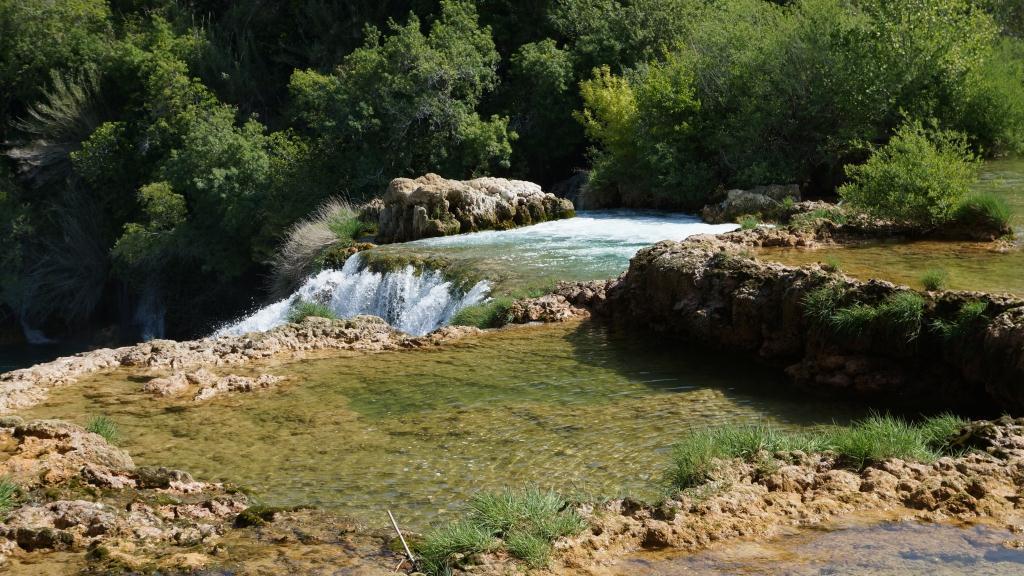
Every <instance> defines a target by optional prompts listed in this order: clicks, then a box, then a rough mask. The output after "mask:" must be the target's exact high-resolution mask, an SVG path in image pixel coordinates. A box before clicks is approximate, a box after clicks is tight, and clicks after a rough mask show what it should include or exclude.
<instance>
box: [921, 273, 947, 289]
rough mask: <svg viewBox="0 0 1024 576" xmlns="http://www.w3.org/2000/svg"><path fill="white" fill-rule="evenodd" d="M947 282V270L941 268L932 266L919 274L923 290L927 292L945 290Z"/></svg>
mask: <svg viewBox="0 0 1024 576" xmlns="http://www.w3.org/2000/svg"><path fill="white" fill-rule="evenodd" d="M948 283H949V272H946V271H945V270H942V269H941V268H932V269H930V270H926V271H925V273H924V274H922V275H921V285H922V286H924V289H925V290H928V291H929V292H935V291H936V290H945V289H946V285H947V284H948Z"/></svg>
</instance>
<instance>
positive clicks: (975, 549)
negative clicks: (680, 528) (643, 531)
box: [608, 522, 1024, 576]
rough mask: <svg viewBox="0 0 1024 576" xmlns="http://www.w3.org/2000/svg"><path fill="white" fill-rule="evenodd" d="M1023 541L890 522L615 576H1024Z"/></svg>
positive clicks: (645, 559) (668, 561) (643, 563)
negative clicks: (842, 575)
mask: <svg viewBox="0 0 1024 576" xmlns="http://www.w3.org/2000/svg"><path fill="white" fill-rule="evenodd" d="M1019 542H1020V536H1019V535H1016V534H1013V533H1012V532H1010V531H1008V530H1003V529H999V528H994V527H989V526H973V527H968V528H961V527H957V526H951V525H941V524H918V523H913V522H885V523H881V524H877V523H871V524H864V525H853V526H845V527H839V528H838V529H834V530H829V531H822V530H806V531H802V532H800V533H798V534H795V535H790V536H785V537H782V538H779V539H777V540H774V541H770V542H760V543H756V542H755V543H740V544H725V545H723V546H721V547H719V548H715V549H712V550H709V551H706V552H702V553H699V554H692V555H685V556H677V557H675V558H672V557H666V558H653V557H651V556H643V555H641V556H638V557H636V558H633V559H631V560H630V561H627V562H624V563H622V564H619V565H617V566H615V567H614V568H613V569H611V570H610V571H609V572H608V573H609V574H630V575H635V576H655V575H657V576H683V575H690V574H701V575H705V576H726V575H729V576H732V575H746V576H754V575H765V576H767V575H772V576H775V575H783V574H784V575H790V576H821V575H830V574H837V575H838V574H844V575H845V574H850V575H858V576H881V575H890V574H901V575H919V576H946V575H949V576H953V575H961V574H972V575H978V576H982V575H986V576H997V575H998V576H1003V575H1006V576H1008V575H1011V574H1024V550H1021V549H1019V548H1017V547H1016V546H1019V544H1013V545H1008V544H1011V543H1019Z"/></svg>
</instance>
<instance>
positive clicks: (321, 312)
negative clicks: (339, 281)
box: [288, 299, 338, 324]
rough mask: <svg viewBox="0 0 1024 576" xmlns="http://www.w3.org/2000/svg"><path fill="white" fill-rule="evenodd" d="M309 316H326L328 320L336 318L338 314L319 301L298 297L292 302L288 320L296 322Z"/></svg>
mask: <svg viewBox="0 0 1024 576" xmlns="http://www.w3.org/2000/svg"><path fill="white" fill-rule="evenodd" d="M310 316H314V317H317V318H327V319H328V320H336V319H337V318H338V315H337V314H335V313H334V311H333V310H331V309H330V308H329V307H327V306H325V305H323V304H320V303H319V302H310V301H309V300H302V299H299V300H297V301H296V302H295V303H294V304H292V307H291V310H290V311H289V312H288V321H289V322H291V323H292V324H298V323H299V322H302V321H303V320H305V319H306V318H309V317H310Z"/></svg>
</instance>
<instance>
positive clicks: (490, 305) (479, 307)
mask: <svg viewBox="0 0 1024 576" xmlns="http://www.w3.org/2000/svg"><path fill="white" fill-rule="evenodd" d="M513 302H515V299H514V298H510V297H507V296H498V297H495V298H490V299H488V300H487V301H486V302H481V303H480V304H474V305H472V306H467V307H465V308H463V309H462V310H459V311H458V312H457V313H456V314H455V316H453V317H452V320H451V322H450V324H452V325H453V326H476V327H477V328H498V327H501V326H504V325H505V324H508V321H509V317H508V309H509V308H510V307H511V306H512V303H513Z"/></svg>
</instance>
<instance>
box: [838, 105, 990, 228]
mask: <svg viewBox="0 0 1024 576" xmlns="http://www.w3.org/2000/svg"><path fill="white" fill-rule="evenodd" d="M846 172H847V175H848V176H849V177H850V182H849V183H847V184H845V185H843V186H842V187H841V188H840V189H839V195H840V196H842V197H843V199H845V200H847V201H849V202H850V204H852V205H853V206H855V207H857V208H859V209H861V210H864V211H865V212H868V213H870V214H873V215H875V216H878V217H881V218H888V219H893V220H904V221H911V222H917V223H921V224H926V225H938V224H942V223H944V222H947V221H949V220H950V219H952V218H953V216H954V213H955V211H956V207H957V206H958V205H959V203H960V201H961V199H962V198H963V197H964V196H966V195H967V194H968V192H969V190H970V186H971V184H972V183H973V182H974V181H975V180H976V179H977V172H978V159H977V157H976V156H975V155H974V154H973V153H972V152H971V151H970V149H969V148H968V146H967V140H966V138H965V137H964V136H963V135H962V134H958V133H955V132H949V131H942V130H926V129H925V128H924V127H923V126H922V125H921V123H920V122H907V123H905V124H904V125H903V126H901V127H900V128H899V129H897V130H896V133H895V134H894V135H893V137H892V139H891V140H890V141H889V143H888V144H886V145H885V146H882V147H881V148H878V149H876V150H875V151H874V152H873V153H872V155H871V157H870V158H869V159H868V161H867V162H865V163H864V164H861V165H850V166H847V168H846Z"/></svg>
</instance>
